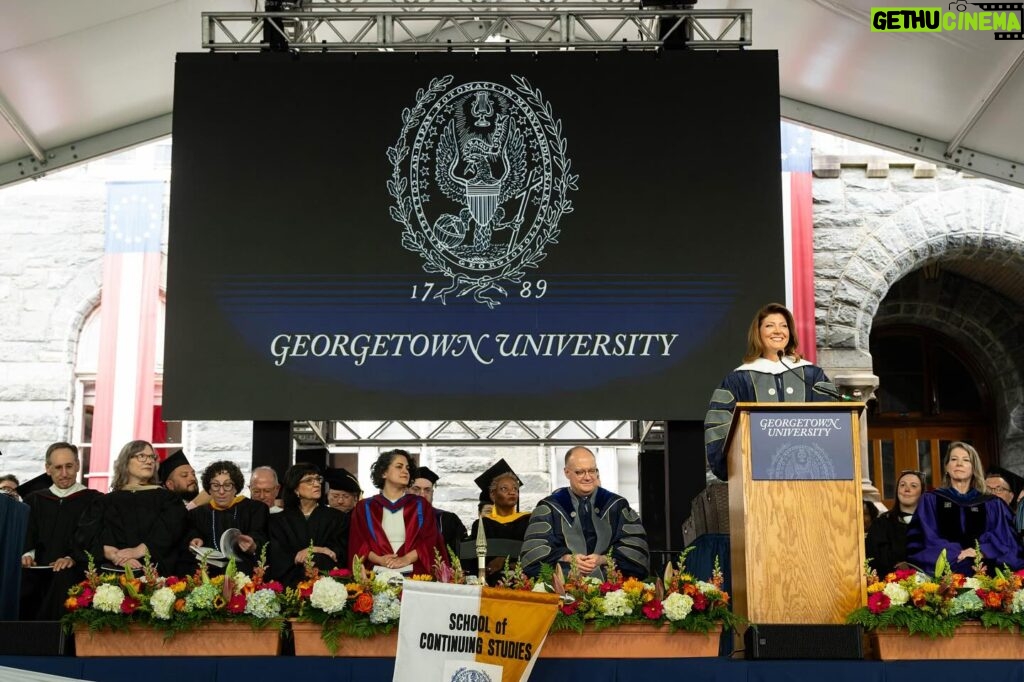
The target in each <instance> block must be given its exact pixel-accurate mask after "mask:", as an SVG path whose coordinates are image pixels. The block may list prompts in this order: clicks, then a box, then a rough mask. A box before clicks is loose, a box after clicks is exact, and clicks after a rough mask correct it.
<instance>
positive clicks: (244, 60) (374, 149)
mask: <svg viewBox="0 0 1024 682" xmlns="http://www.w3.org/2000/svg"><path fill="white" fill-rule="evenodd" d="M174 100H175V101H174V133H173V134H174V148H173V163H172V186H171V215H170V252H169V256H168V268H169V270H168V285H167V327H166V329H167V337H166V344H165V347H166V351H165V353H166V355H165V363H164V366H165V379H164V381H165V384H164V414H165V416H166V417H168V418H171V419H265V420H289V419H332V418H334V419H385V418H403V419H537V418H590V419H601V418H609V419H634V418H643V419H699V418H702V417H703V413H704V410H705V409H706V405H707V399H708V397H709V395H710V393H711V391H712V390H713V388H714V387H715V386H717V385H718V383H719V382H720V380H721V378H722V376H723V375H724V374H725V373H726V372H727V371H728V370H730V369H732V368H734V367H735V366H736V365H738V364H739V363H740V360H741V357H740V356H741V355H742V353H743V350H744V348H745V340H746V330H747V326H748V324H749V322H750V318H751V317H752V316H753V314H754V313H755V311H756V310H757V309H758V308H759V307H760V306H761V305H762V304H763V303H765V302H768V301H772V300H778V299H781V298H783V296H784V272H783V270H784V268H783V240H782V228H781V209H780V191H779V190H780V175H779V92H778V63H777V55H776V53H775V52H759V51H747V52H735V53H686V52H680V53H672V52H666V53H663V54H657V55H656V54H651V53H627V52H623V53H602V54H593V53H589V54H583V53H577V52H552V53H540V54H536V55H534V54H516V53H511V54H480V55H476V56H474V55H469V54H422V55H407V54H395V53H391V54H370V55H367V54H359V55H355V56H352V55H337V54H324V55H301V56H294V55H288V54H283V55H282V54H258V55H223V54H182V55H179V56H178V60H177V67H176V78H175V98H174Z"/></svg>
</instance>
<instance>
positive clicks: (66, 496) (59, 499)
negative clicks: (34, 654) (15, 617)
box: [21, 443, 100, 620]
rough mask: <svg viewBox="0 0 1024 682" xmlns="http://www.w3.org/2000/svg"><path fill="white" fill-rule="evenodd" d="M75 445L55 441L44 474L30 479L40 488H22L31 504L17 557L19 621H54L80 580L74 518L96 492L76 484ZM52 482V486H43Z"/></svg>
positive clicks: (81, 563) (82, 566) (81, 565)
mask: <svg viewBox="0 0 1024 682" xmlns="http://www.w3.org/2000/svg"><path fill="white" fill-rule="evenodd" d="M80 468H81V465H80V462H79V459H78V448H77V447H75V446H74V445H72V444H71V443H54V444H53V445H51V446H50V447H48V448H47V449H46V474H45V475H44V476H42V477H40V478H39V479H33V481H29V483H26V484H25V485H24V486H22V489H23V490H25V488H26V487H28V486H29V485H30V484H33V483H39V484H40V485H39V489H38V490H36V491H34V492H26V494H25V496H24V500H25V504H27V505H28V507H29V510H30V512H29V519H28V532H27V534H26V538H25V553H24V554H23V555H22V557H21V565H22V566H23V567H24V570H23V571H22V573H23V576H22V590H21V619H22V620H58V619H59V618H60V617H61V615H63V613H64V600H65V599H66V598H67V593H68V588H70V587H71V586H72V585H74V584H75V583H76V582H79V581H80V580H82V577H83V576H84V574H85V566H86V563H87V559H86V556H85V553H84V552H83V551H82V548H81V547H80V546H78V544H77V542H76V540H75V531H76V529H77V528H78V520H79V518H80V517H81V516H82V514H83V513H85V510H86V507H88V506H89V505H90V504H91V503H92V502H93V500H95V499H96V498H98V497H99V496H100V492H99V491H96V490H89V489H88V488H86V487H85V486H84V485H82V484H81V483H79V482H78V471H79V469H80ZM50 481H52V485H47V483H49V482H50Z"/></svg>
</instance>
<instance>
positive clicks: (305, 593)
mask: <svg viewBox="0 0 1024 682" xmlns="http://www.w3.org/2000/svg"><path fill="white" fill-rule="evenodd" d="M311 594H313V588H312V587H300V588H299V597H301V598H302V599H309V595H311Z"/></svg>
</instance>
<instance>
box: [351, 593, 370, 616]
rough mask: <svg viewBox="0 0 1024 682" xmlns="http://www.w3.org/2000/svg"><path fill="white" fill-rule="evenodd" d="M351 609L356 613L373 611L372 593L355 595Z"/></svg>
mask: <svg viewBox="0 0 1024 682" xmlns="http://www.w3.org/2000/svg"><path fill="white" fill-rule="evenodd" d="M352 610H353V611H355V612H356V613H369V612H370V611H373V595H371V594H369V593H367V592H363V593H362V594H360V595H359V596H358V597H356V601H355V603H354V604H352Z"/></svg>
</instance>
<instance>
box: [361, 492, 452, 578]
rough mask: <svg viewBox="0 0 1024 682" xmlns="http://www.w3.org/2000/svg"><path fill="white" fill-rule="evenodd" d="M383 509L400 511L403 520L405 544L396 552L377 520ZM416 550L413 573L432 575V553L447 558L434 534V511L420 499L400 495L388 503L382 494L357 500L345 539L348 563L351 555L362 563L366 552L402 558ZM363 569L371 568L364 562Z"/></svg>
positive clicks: (439, 540) (435, 531) (435, 523)
mask: <svg viewBox="0 0 1024 682" xmlns="http://www.w3.org/2000/svg"><path fill="white" fill-rule="evenodd" d="M385 509H392V510H396V509H401V510H402V518H403V520H404V521H405V542H404V543H403V544H402V546H401V547H399V548H398V550H397V551H395V550H393V549H392V547H391V541H390V540H388V537H387V534H386V533H385V532H384V527H383V526H382V525H381V519H382V518H383V515H384V510H385ZM414 549H415V550H416V555H417V558H416V561H415V562H413V565H412V566H413V573H418V574H433V568H434V551H435V550H437V551H439V552H440V553H441V556H442V557H444V558H445V559H447V557H448V554H447V552H446V551H445V549H444V546H443V542H442V539H441V535H440V533H439V532H438V525H437V519H436V518H435V516H434V508H433V507H431V506H430V503H429V502H427V500H425V499H424V498H422V497H418V496H416V495H404V496H402V497H401V498H399V499H398V500H396V501H394V502H391V501H390V500H388V499H387V498H386V497H384V496H383V495H374V496H373V497H370V498H367V499H364V500H359V502H358V504H356V508H355V509H353V510H352V520H351V524H350V529H349V536H348V556H349V560H350V561H351V558H352V557H353V556H354V555H359V556H361V557H363V559H364V561H365V559H366V557H367V556H368V555H369V553H370V552H373V553H374V554H377V555H378V556H385V555H388V554H397V555H398V556H402V555H404V554H408V553H409V552H411V551H412V550H414ZM366 566H367V568H370V567H371V564H370V562H369V561H366Z"/></svg>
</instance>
